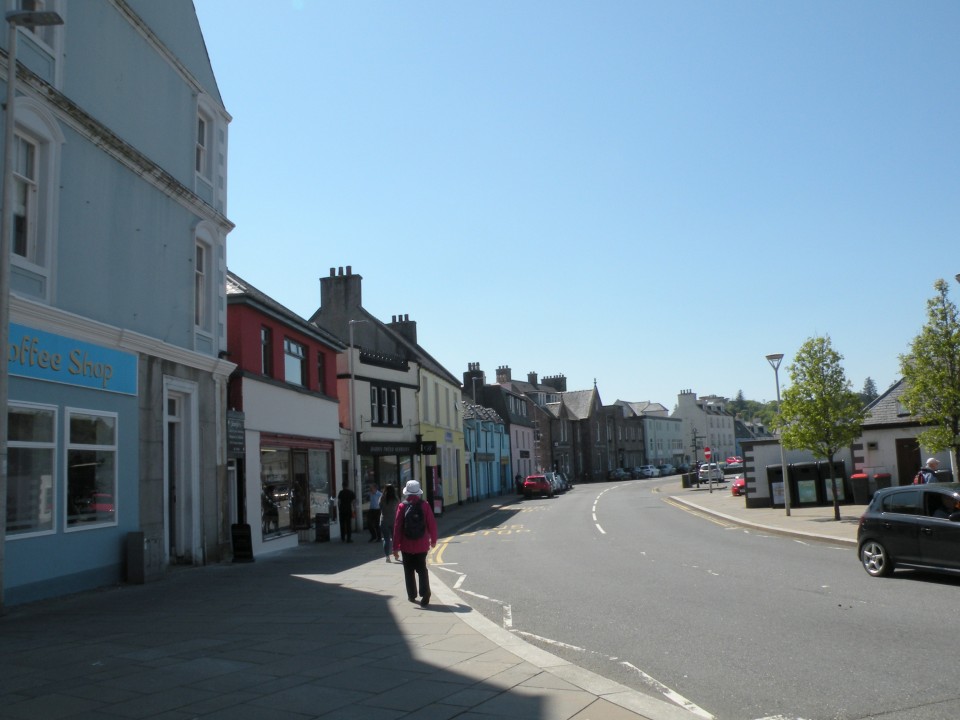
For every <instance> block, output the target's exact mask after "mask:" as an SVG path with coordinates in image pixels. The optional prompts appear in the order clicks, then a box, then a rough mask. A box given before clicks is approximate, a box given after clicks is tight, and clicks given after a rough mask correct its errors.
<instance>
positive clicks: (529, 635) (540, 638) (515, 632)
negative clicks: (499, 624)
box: [513, 630, 586, 652]
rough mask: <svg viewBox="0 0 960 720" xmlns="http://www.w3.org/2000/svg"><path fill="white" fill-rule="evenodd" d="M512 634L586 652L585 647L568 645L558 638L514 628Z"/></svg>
mask: <svg viewBox="0 0 960 720" xmlns="http://www.w3.org/2000/svg"><path fill="white" fill-rule="evenodd" d="M513 632H514V634H516V635H521V636H523V637H528V638H533V639H534V640H539V641H540V642H542V643H546V644H547V645H553V646H554V647H562V648H566V649H567V650H576V651H577V652H586V649H584V648H582V647H577V646H576V645H568V644H567V643H565V642H560V641H559V640H551V639H550V638H545V637H540V636H539V635H534V634H533V633H528V632H523V630H514V631H513Z"/></svg>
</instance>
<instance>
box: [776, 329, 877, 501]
mask: <svg viewBox="0 0 960 720" xmlns="http://www.w3.org/2000/svg"><path fill="white" fill-rule="evenodd" d="M841 360H843V356H842V355H841V354H840V353H838V352H837V351H836V350H834V349H833V345H832V344H831V342H830V336H826V337H812V338H809V339H808V340H807V341H806V342H805V343H804V344H803V345H801V346H800V349H799V350H798V351H797V355H796V357H795V358H794V360H793V364H792V365H791V366H790V367H789V368H788V370H789V372H790V386H789V387H788V388H787V389H786V390H785V391H784V392H783V401H782V403H781V404H780V414H779V416H778V417H777V420H776V426H777V427H778V428H779V430H780V441H781V442H782V443H783V446H784V447H785V448H787V449H790V450H809V451H810V452H812V453H813V454H814V456H815V457H819V458H823V459H825V460H829V461H830V483H831V486H832V488H833V516H834V520H839V519H840V505H839V501H838V497H837V479H836V477H834V470H833V457H834V455H836V454H837V452H838V451H839V450H840V449H841V448H844V447H846V446H848V445H850V444H851V443H852V442H853V441H854V440H856V439H857V438H858V437H860V434H861V429H860V426H861V423H862V422H863V405H861V403H860V396H859V395H857V393H855V392H854V391H853V390H852V389H851V383H850V381H849V380H847V377H846V374H845V373H844V371H843V366H842V365H841V364H840V361H841ZM784 480H786V478H784Z"/></svg>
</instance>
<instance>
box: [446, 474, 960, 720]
mask: <svg viewBox="0 0 960 720" xmlns="http://www.w3.org/2000/svg"><path fill="white" fill-rule="evenodd" d="M659 484H660V483H659V482H658V481H657V480H647V481H628V482H620V483H596V484H586V485H579V486H577V487H576V488H574V490H573V491H571V492H569V493H567V494H566V495H563V496H561V497H558V498H554V499H552V500H550V499H535V500H529V501H524V502H523V503H521V504H519V505H514V506H512V507H510V508H506V509H504V510H501V511H499V512H496V513H494V515H493V516H492V517H491V518H488V519H487V520H486V521H484V522H481V523H480V524H478V525H477V526H475V527H473V528H468V529H467V531H466V532H464V533H462V534H461V535H459V536H456V537H454V538H452V539H451V540H450V541H449V542H448V543H446V544H443V545H442V546H441V548H440V553H439V555H438V557H437V560H438V562H439V563H440V564H439V565H437V566H435V570H436V574H437V575H438V576H439V577H440V578H441V579H443V580H444V581H445V582H447V583H448V584H449V585H450V586H451V587H453V588H454V589H455V590H457V591H458V592H460V593H463V594H464V597H465V598H466V599H467V601H468V602H469V603H470V604H471V605H473V606H474V607H475V608H477V609H478V610H480V611H481V612H483V613H484V614H485V615H487V616H488V617H489V618H491V619H492V620H494V621H496V622H498V623H502V624H503V625H504V626H506V627H508V628H510V629H511V630H512V631H514V632H515V633H518V634H519V635H521V636H522V637H524V638H525V639H527V640H528V641H530V642H532V643H534V644H536V645H539V646H541V647H544V648H545V649H548V650H549V651H551V652H553V653H555V654H557V655H560V656H562V657H564V658H566V659H569V660H571V661H572V662H575V663H577V664H578V665H581V666H583V667H585V668H588V669H590V670H592V671H594V672H597V673H599V674H601V675H604V676H606V677H609V678H611V679H614V680H617V681H619V682H622V683H624V684H626V685H629V686H631V687H634V688H637V689H638V690H642V691H645V692H648V693H651V694H656V695H659V696H662V697H667V698H668V699H671V700H673V701H674V702H677V703H678V704H684V705H686V706H687V707H689V708H691V709H693V710H695V711H697V712H699V713H700V714H702V716H703V717H708V718H710V717H712V718H717V719H718V720H749V719H753V718H783V719H792V718H802V719H804V720H819V719H820V718H823V719H824V720H844V719H847V718H878V717H883V718H895V719H896V720H933V719H940V718H955V717H957V716H958V715H960V703H958V700H960V689H958V683H957V682H956V680H955V672H953V669H954V667H955V665H956V660H957V659H958V654H960V652H958V650H957V647H958V643H957V640H956V637H955V636H956V630H955V628H954V623H952V621H949V620H947V619H948V618H952V617H953V614H954V613H953V606H954V605H955V603H956V602H957V599H958V598H960V580H957V579H954V578H944V577H940V576H935V575H923V574H919V573H901V574H898V575H896V576H895V577H894V578H892V579H888V580H878V579H875V578H871V577H869V576H868V575H867V574H866V573H865V572H863V570H862V568H860V566H859V564H858V562H857V559H856V556H855V553H854V552H853V551H851V550H850V549H849V548H841V547H838V546H836V545H832V544H829V543H818V542H801V541H797V540H795V539H789V538H784V537H780V536H774V535H766V534H763V533H759V532H756V531H752V530H746V529H744V528H740V527H736V526H733V525H730V524H726V523H723V522H718V521H716V520H714V519H710V518H707V517H705V516H699V515H695V514H693V513H691V512H689V511H687V510H684V509H682V508H680V507H678V506H674V505H672V504H670V502H669V498H668V496H667V495H665V494H662V493H659V492H658V491H657V490H658V485H659ZM718 491H720V490H718Z"/></svg>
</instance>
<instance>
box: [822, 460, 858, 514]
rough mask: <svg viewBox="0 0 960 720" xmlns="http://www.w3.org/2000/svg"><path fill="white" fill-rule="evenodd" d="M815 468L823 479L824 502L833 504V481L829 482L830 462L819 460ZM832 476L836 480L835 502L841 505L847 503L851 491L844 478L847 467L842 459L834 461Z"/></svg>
mask: <svg viewBox="0 0 960 720" xmlns="http://www.w3.org/2000/svg"><path fill="white" fill-rule="evenodd" d="M817 470H819V471H820V477H821V478H822V479H823V490H824V504H826V505H833V483H831V482H830V463H829V462H827V461H826V460H821V461H820V462H818V463H817ZM833 477H834V478H836V480H837V502H838V503H840V504H841V505H842V504H844V503H849V502H850V501H851V499H850V495H851V491H850V487H849V486H848V485H847V480H846V477H847V468H846V466H845V465H844V464H843V462H842V461H839V460H835V461H834V463H833Z"/></svg>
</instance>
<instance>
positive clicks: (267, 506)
mask: <svg viewBox="0 0 960 720" xmlns="http://www.w3.org/2000/svg"><path fill="white" fill-rule="evenodd" d="M291 483H292V477H291V475H290V452H289V451H288V450H284V449H273V448H263V449H261V450H260V505H261V528H262V531H263V536H264V537H268V536H270V535H276V534H279V533H281V532H286V531H289V530H290V505H291V492H292V484H291Z"/></svg>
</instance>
